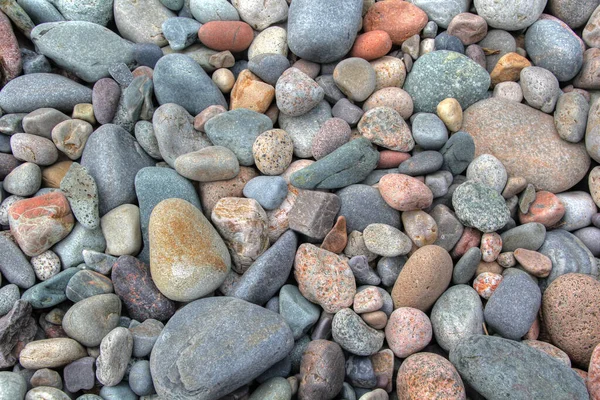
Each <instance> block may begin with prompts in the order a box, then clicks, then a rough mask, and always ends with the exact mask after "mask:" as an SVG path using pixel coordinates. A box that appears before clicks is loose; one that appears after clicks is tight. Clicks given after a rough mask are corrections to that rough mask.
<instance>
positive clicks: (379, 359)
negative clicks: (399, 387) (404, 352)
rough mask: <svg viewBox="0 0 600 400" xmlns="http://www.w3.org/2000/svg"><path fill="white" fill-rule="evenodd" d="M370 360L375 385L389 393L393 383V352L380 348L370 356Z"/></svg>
mask: <svg viewBox="0 0 600 400" xmlns="http://www.w3.org/2000/svg"><path fill="white" fill-rule="evenodd" d="M371 362H372V363H373V371H374V372H375V376H376V377H377V386H378V387H380V388H382V389H385V391H386V392H388V393H391V392H392V386H393V384H394V380H393V375H394V353H393V352H392V351H391V350H390V349H385V350H381V351H380V352H379V353H376V354H373V355H372V356H371Z"/></svg>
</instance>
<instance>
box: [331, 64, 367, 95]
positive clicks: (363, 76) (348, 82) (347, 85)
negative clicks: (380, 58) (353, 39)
mask: <svg viewBox="0 0 600 400" xmlns="http://www.w3.org/2000/svg"><path fill="white" fill-rule="evenodd" d="M375 79H376V75H375V70H374V69H373V67H372V66H371V64H369V63H368V62H366V61H365V60H364V59H362V58H358V57H351V58H347V59H345V60H343V61H340V62H339V63H338V64H337V65H336V67H335V69H334V70H333V80H334V82H335V84H336V85H337V87H338V88H339V89H340V90H341V91H342V93H344V94H345V95H346V96H347V97H348V98H349V99H350V100H353V101H357V102H361V101H365V100H366V99H367V98H368V97H369V96H370V95H371V93H373V91H374V90H375V84H376V81H375Z"/></svg>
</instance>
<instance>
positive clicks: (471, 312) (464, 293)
mask: <svg viewBox="0 0 600 400" xmlns="http://www.w3.org/2000/svg"><path fill="white" fill-rule="evenodd" d="M431 326H432V328H433V333H434V335H435V340H436V341H437V343H438V344H439V345H440V347H441V348H443V349H444V350H446V351H448V352H449V351H452V350H453V349H454V347H455V346H456V344H457V343H458V342H459V341H460V340H462V339H464V338H467V337H469V336H472V335H483V305H482V304H481V298H480V297H479V294H477V292H476V291H475V290H474V289H473V288H472V287H470V286H468V285H456V286H452V287H450V288H448V290H446V291H445V292H444V293H443V294H442V295H441V296H440V298H439V299H438V300H437V301H436V302H435V305H434V306H433V309H432V310H431Z"/></svg>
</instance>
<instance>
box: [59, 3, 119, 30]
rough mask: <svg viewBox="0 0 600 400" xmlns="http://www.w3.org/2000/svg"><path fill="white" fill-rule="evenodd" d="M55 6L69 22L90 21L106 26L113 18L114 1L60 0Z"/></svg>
mask: <svg viewBox="0 0 600 400" xmlns="http://www.w3.org/2000/svg"><path fill="white" fill-rule="evenodd" d="M53 4H54V5H55V6H56V8H57V9H58V11H60V13H61V14H62V15H63V17H65V19H66V20H68V21H89V22H93V23H95V24H98V25H102V26H106V25H107V24H108V22H109V21H110V20H112V17H113V13H112V8H113V0H83V1H78V2H72V1H69V0H58V1H54V2H53Z"/></svg>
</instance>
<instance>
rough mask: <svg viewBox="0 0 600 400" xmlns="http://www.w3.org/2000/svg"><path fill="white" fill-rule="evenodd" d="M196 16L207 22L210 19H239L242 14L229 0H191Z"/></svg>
mask: <svg viewBox="0 0 600 400" xmlns="http://www.w3.org/2000/svg"><path fill="white" fill-rule="evenodd" d="M190 11H191V13H192V15H193V16H194V18H195V19H196V20H198V21H200V22H201V23H203V24H205V23H207V22H210V21H239V19H240V16H239V14H238V12H237V10H236V9H235V7H234V6H232V5H231V3H229V2H228V1H227V0H190Z"/></svg>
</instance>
